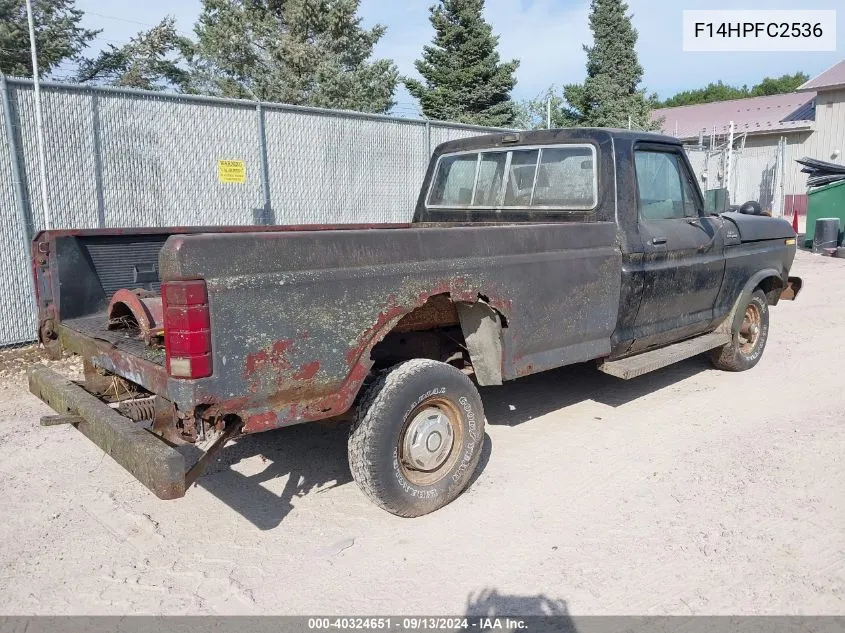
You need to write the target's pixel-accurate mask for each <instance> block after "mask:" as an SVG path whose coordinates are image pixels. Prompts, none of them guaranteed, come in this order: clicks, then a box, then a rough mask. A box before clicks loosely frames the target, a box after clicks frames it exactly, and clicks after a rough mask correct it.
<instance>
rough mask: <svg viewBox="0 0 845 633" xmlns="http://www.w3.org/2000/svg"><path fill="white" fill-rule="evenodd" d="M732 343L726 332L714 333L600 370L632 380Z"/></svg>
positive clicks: (617, 361)
mask: <svg viewBox="0 0 845 633" xmlns="http://www.w3.org/2000/svg"><path fill="white" fill-rule="evenodd" d="M730 342H731V335H730V334H728V333H725V332H712V333H710V334H705V335H703V336H697V337H695V338H691V339H689V340H686V341H681V342H680V343H675V344H674V345H669V346H668V347H661V348H660V349H655V350H652V351H650V352H644V353H642V354H637V355H636V356H630V357H628V358H623V359H621V360H614V361H611V362H609V363H602V364H601V365H599V369H600V370H601V371H603V372H604V373H606V374H610V375H611V376H616V377H617V378H622V379H623V380H630V379H631V378H636V377H637V376H642V375H643V374H647V373H649V372H650V371H654V370H655V369H660V368H662V367H666V366H668V365H672V364H674V363H677V362H680V361H682V360H686V359H687V358H692V357H693V356H698V355H699V354H701V353H703V352H707V351H709V350H711V349H714V348H716V347H721V346H722V345H727V344H728V343H730Z"/></svg>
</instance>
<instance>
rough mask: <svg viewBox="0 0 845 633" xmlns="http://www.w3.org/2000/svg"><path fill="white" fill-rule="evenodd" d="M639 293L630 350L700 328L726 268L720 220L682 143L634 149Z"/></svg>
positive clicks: (708, 318)
mask: <svg viewBox="0 0 845 633" xmlns="http://www.w3.org/2000/svg"><path fill="white" fill-rule="evenodd" d="M634 163H635V165H634V166H635V170H636V182H637V201H638V213H639V219H638V227H639V233H640V237H641V239H642V246H643V258H642V267H643V268H642V275H643V291H642V292H643V296H642V300H641V302H640V308H639V311H638V313H637V318H636V322H635V326H634V331H635V334H636V340H635V342H634V344H633V346H632V347H631V350H630V351H632V352H635V351H642V350H645V349H648V348H649V347H654V346H658V345H664V344H668V343H671V342H674V341H677V340H681V339H683V338H687V337H689V336H694V335H695V334H699V333H701V332H705V331H707V330H708V328H709V327H710V325H711V323H712V321H713V310H714V304H715V302H716V297H717V296H718V293H719V288H720V286H721V284H722V277H723V276H724V272H725V260H724V238H723V233H722V222H723V220H722V219H721V218H719V217H715V216H707V215H705V213H704V201H703V199H702V197H701V192H700V191H699V189H698V186H697V185H696V184H695V180H694V179H693V176H692V170H691V169H690V167H689V163H688V162H687V160H686V157H685V156H684V154H683V152H682V150H681V148H679V147H676V146H667V145H660V144H639V145H637V146H636V148H635V151H634Z"/></svg>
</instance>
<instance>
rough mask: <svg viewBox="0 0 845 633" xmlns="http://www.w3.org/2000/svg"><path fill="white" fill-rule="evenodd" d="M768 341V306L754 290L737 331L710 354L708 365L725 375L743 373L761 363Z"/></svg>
mask: <svg viewBox="0 0 845 633" xmlns="http://www.w3.org/2000/svg"><path fill="white" fill-rule="evenodd" d="M768 338H769V302H768V301H767V300H766V295H765V293H764V292H763V291H762V290H760V289H757V290H755V291H754V292H753V294H752V295H751V299H750V300H749V301H748V304H747V305H746V306H745V311H744V314H743V318H742V323H741V324H740V327H739V330H738V331H737V332H734V335H733V340H732V341H731V342H730V343H729V344H728V345H725V346H724V347H719V348H717V349H714V350H713V351H711V352H710V362H712V363H713V365H714V366H715V367H717V368H718V369H723V370H725V371H745V370H746V369H751V368H752V367H754V365H756V364H757V363H758V362H759V361H760V357H761V356H762V355H763V350H764V349H765V347H766V340H767V339H768Z"/></svg>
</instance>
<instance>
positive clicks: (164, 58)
mask: <svg viewBox="0 0 845 633" xmlns="http://www.w3.org/2000/svg"><path fill="white" fill-rule="evenodd" d="M190 47H191V42H190V41H189V40H188V38H186V37H184V36H182V35H180V34H179V33H178V32H177V31H176V21H175V19H174V18H172V17H166V18H164V19H163V20H162V21H161V22H160V23H159V24H157V25H156V26H154V27H153V28H151V29H150V30H149V31H142V32H141V33H138V35H136V36H135V37H133V38H132V39H130V40H129V42H127V43H126V44H124V45H123V46H115V45H113V44H109V48H108V49H106V50H104V51H102V52H101V53H100V54H99V56H97V58H96V59H89V60H85V61H84V62H83V63H82V64H81V66H80V69H79V72H78V74H77V77H76V80H77V81H79V82H80V83H89V82H90V83H96V84H105V85H111V86H121V87H124V88H137V89H139V90H166V89H171V90H177V91H184V90H185V89H186V87H187V86H188V83H189V73H188V71H187V70H185V69H184V68H183V67H182V66H181V62H182V54H183V53H184V52H185V51H188V50H190Z"/></svg>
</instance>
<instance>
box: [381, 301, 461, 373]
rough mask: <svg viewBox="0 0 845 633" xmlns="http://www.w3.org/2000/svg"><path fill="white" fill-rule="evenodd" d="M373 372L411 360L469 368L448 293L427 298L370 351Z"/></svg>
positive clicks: (458, 321)
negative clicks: (425, 360) (435, 361)
mask: <svg viewBox="0 0 845 633" xmlns="http://www.w3.org/2000/svg"><path fill="white" fill-rule="evenodd" d="M370 358H371V359H372V361H373V366H374V368H376V369H380V368H384V367H390V366H392V365H395V364H397V363H400V362H402V361H406V360H411V359H413V358H428V359H431V360H437V361H441V362H447V363H450V364H452V365H455V366H456V367H458V368H461V369H463V368H464V367H466V366H468V365H469V355H468V354H467V353H466V341H465V340H464V334H463V331H462V330H461V321H460V317H459V316H458V310H457V307H456V305H455V304H454V303H453V302H452V299H451V297H450V296H449V294H448V293H446V294H439V295H434V296H432V297H429V298H428V300H427V301H426V302H425V303H424V304H423V305H421V306H420V307H418V308H416V309H414V310H412V311H411V312H409V313H408V314H406V315H405V316H404V317H402V318H401V319H400V320H399V322H398V323H397V324H396V325H395V326H394V327H393V329H392V330H391V331H390V332H388V334H387V335H386V336H385V337H384V338H383V339H382V340H381V341H379V342H378V343H377V344H376V345H375V346H374V347H373V349H372V351H371V352H370Z"/></svg>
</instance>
